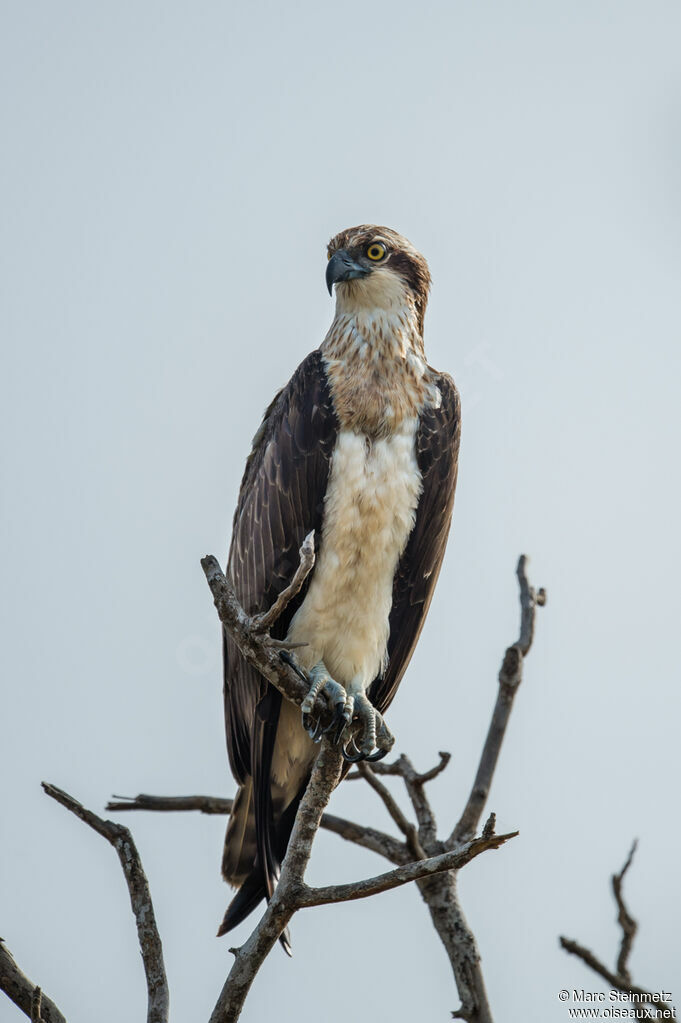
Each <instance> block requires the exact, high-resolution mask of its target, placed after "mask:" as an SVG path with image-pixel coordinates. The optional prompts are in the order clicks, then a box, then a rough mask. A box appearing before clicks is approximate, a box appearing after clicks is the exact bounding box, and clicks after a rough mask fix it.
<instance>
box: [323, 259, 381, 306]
mask: <svg viewBox="0 0 681 1023" xmlns="http://www.w3.org/2000/svg"><path fill="white" fill-rule="evenodd" d="M370 273H371V270H368V269H367V268H366V267H364V266H360V265H359V263H356V262H355V261H354V259H353V258H352V256H351V255H350V254H349V253H348V252H346V251H345V249H339V250H338V252H334V254H333V256H332V257H331V259H330V260H329V262H328V263H327V265H326V286H327V288H328V289H329V295H330V294H332V292H333V286H334V284H338V283H339V282H340V281H352V280H354V279H355V278H356V277H367V276H368V275H369V274H370Z"/></svg>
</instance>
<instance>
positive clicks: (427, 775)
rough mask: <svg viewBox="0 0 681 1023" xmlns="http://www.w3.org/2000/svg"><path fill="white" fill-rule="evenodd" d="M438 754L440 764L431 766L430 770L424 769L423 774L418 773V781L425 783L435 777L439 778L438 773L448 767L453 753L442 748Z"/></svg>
mask: <svg viewBox="0 0 681 1023" xmlns="http://www.w3.org/2000/svg"><path fill="white" fill-rule="evenodd" d="M438 756H439V758H440V763H439V764H436V765H435V767H431V769H430V770H429V771H424V772H423V774H419V775H417V781H418V782H419V784H421V785H425V784H426V782H429V781H432V780H433V778H437V776H438V774H442V772H443V771H444V770H445V769H446V768H447V767H448V765H449V761H450V760H451V759H452V754H451V753H446V752H443V751H442V750H440V752H439V753H438Z"/></svg>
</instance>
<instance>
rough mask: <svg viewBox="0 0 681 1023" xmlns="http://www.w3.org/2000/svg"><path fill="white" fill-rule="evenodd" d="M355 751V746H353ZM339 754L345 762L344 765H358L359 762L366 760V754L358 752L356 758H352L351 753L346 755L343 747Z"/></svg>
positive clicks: (346, 752)
mask: <svg viewBox="0 0 681 1023" xmlns="http://www.w3.org/2000/svg"><path fill="white" fill-rule="evenodd" d="M348 745H349V744H348ZM353 745H354V744H353ZM355 749H357V747H356V746H355ZM341 753H342V754H343V760H345V761H346V763H348V764H358V763H359V762H360V760H366V754H365V753H361V752H360V753H358V754H357V756H356V757H353V755H352V754H351V753H348V751H347V747H346V746H343V749H342V750H341Z"/></svg>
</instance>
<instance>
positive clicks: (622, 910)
mask: <svg viewBox="0 0 681 1023" xmlns="http://www.w3.org/2000/svg"><path fill="white" fill-rule="evenodd" d="M637 844H638V843H637V842H636V841H634V842H633V843H632V846H631V849H630V850H629V855H628V856H627V859H626V861H625V864H624V866H623V867H622V869H621V870H620V872H619V873H618V874H613V875H612V877H611V879H610V883H611V885H612V892H613V896H614V898H615V903H616V904H617V922H618V924H619V925H620V928H621V929H622V939H621V942H620V949H619V953H618V956H617V964H616V966H615V969H614V970H609V969H608V967H607V966H606V965H605V964H604V963H603V962H601V960H600V959H598V958H597V957H596V956H595V955H594V953H593V952H592V951H591V950H590V949H588V948H585V946H584V945H580V944H579V942H577V941H573V940H572V939H571V938H565V937H562V936H561V938H560V944H561V947H562V948H563V949H565V951H566V952H568V953H569V954H570V955H574V956H577V958H578V959H581V960H582V962H583V963H584V964H585V965H586V966H588V967H589V969H590V970H593V972H594V973H597V974H598V976H599V977H602V978H603V980H605V981H606V982H607V983H608V984H609V985H610V987H611V988H613V989H614V990H615V991H621V992H622V993H623V994H626V995H629V997H630V1001H631V1002H632V1004H634V1005H636V1007H637V1008H639V1007H643V1008H644V1009H645V1011H646V1012H647V1013H648V1014H649V1016H648V1018H649V1019H659V1018H660V1017H663V1018H664V1019H672V1018H674V1019H675V1018H676V1010H675V1009H674V1006H673V1005H671V1004H670V1003H669V1002H661V1001H660V1000H659V994H660V993H659V992H657V993H656V992H653V991H648V990H646V988H642V987H639V986H638V985H637V984H634V983H633V981H632V979H631V974H630V972H629V956H630V954H631V950H632V947H633V944H634V937H635V935H636V931H637V929H638V925H637V923H636V921H635V920H634V918H633V917H632V915H631V914H630V912H629V910H628V909H627V906H626V904H625V902H624V896H623V895H622V883H623V881H624V875H625V874H626V872H627V871H628V870H629V867H630V866H631V864H632V861H633V858H634V853H635V852H636V846H637ZM663 1014H665V1015H664V1016H663Z"/></svg>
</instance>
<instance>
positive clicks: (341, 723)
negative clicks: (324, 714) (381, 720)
mask: <svg viewBox="0 0 681 1023" xmlns="http://www.w3.org/2000/svg"><path fill="white" fill-rule="evenodd" d="M309 677H310V688H309V690H308V694H307V696H306V697H305V699H304V700H303V702H302V703H301V705H300V709H301V711H302V712H303V728H304V729H305V731H306V732H307V733H308V734H309V735H310V736H311V738H312V739H314V741H315V742H319V740H320V739H321V737H322V735H330V736H331V741H332V742H333V743H334V744H335V743H337V742H340V738H341V735H342V734H343V732H344V731H345V728H346V726H347V725H348V724H349V723H350V721H351V720H352V703H351V700H350V698H349V697H348V694H347V693H346V691H345V689H344V688H343V686H342V685H340V684H339V683H338V682H336V680H335V679H333V678H331V676H330V675H329V673H328V671H327V669H326V665H325V664H324V662H323V661H319V663H318V664H315V666H314V668H312V669H311V671H310V673H309ZM322 690H324V691H325V692H326V695H327V696H328V698H329V702H330V704H331V706H332V707H333V718H332V719H331V723H330V724H329V725H328V726H327V727H326V728H322V723H321V720H320V719H319V718H315V717H314V716H313V713H312V712H313V711H314V705H315V702H316V700H317V697H318V695H319V693H320V692H321V691H322Z"/></svg>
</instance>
